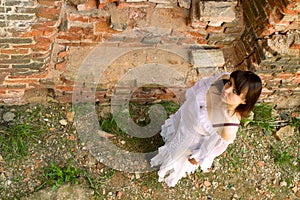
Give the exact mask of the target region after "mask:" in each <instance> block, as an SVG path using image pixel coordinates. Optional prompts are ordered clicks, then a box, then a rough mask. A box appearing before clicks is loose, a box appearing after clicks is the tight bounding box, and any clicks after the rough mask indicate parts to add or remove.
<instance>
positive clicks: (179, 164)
mask: <svg viewBox="0 0 300 200" xmlns="http://www.w3.org/2000/svg"><path fill="white" fill-rule="evenodd" d="M222 75H224V73H223V74H219V75H215V76H212V77H209V78H203V79H201V80H200V81H199V82H197V83H196V84H195V85H194V86H193V87H191V88H190V89H188V90H187V92H186V101H185V102H184V103H183V105H182V106H181V107H180V108H179V110H178V111H177V112H176V113H175V114H174V115H171V116H170V117H169V119H167V120H166V121H165V124H164V125H163V126H162V131H161V133H160V134H161V136H162V137H163V139H164V141H165V144H164V146H162V147H160V148H159V149H158V154H157V155H156V156H155V157H153V158H152V159H151V162H150V163H151V166H152V167H153V166H159V171H158V176H159V182H161V181H164V182H166V184H167V185H168V186H169V187H174V186H175V185H176V184H177V182H178V181H179V180H180V179H181V178H182V177H184V176H185V174H186V173H188V174H190V173H192V172H194V171H195V170H196V169H197V168H198V167H199V165H200V167H201V170H207V168H210V167H211V165H212V163H213V160H214V158H215V157H217V156H219V155H220V154H222V153H223V152H224V151H225V150H226V149H227V147H228V145H229V144H230V143H232V142H233V140H232V141H226V140H224V139H223V138H222V137H221V136H220V135H219V134H218V133H217V131H216V130H215V129H214V128H213V126H212V123H211V122H210V121H209V119H208V114H207V109H206V95H207V92H208V89H209V88H210V86H211V85H212V83H214V82H215V81H216V80H218V79H220V77H222ZM195 122H197V123H195ZM188 158H194V159H195V160H196V161H197V162H198V163H199V164H197V165H193V164H192V163H190V162H189V161H188Z"/></svg>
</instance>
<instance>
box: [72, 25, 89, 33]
mask: <svg viewBox="0 0 300 200" xmlns="http://www.w3.org/2000/svg"><path fill="white" fill-rule="evenodd" d="M85 29H86V28H85ZM85 29H83V28H82V27H77V26H71V27H70V28H69V30H68V31H69V32H71V33H77V34H81V33H82V32H83V30H85Z"/></svg>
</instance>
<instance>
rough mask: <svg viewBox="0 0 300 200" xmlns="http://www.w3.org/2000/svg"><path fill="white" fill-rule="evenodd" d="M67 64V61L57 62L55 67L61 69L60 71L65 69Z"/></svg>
mask: <svg viewBox="0 0 300 200" xmlns="http://www.w3.org/2000/svg"><path fill="white" fill-rule="evenodd" d="M66 64H67V62H66V61H63V62H60V63H57V64H56V65H55V69H56V70H59V71H63V70H64V69H65V66H66Z"/></svg>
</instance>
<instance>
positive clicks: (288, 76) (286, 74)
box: [276, 72, 294, 79]
mask: <svg viewBox="0 0 300 200" xmlns="http://www.w3.org/2000/svg"><path fill="white" fill-rule="evenodd" d="M276 77H277V78H279V79H292V78H293V77H294V74H293V73H290V72H281V73H280V74H278V75H277V76H276Z"/></svg>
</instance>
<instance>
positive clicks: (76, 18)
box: [69, 13, 89, 22]
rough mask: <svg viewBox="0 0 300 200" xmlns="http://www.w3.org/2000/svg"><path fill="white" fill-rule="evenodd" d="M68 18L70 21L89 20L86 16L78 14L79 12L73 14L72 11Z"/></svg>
mask: <svg viewBox="0 0 300 200" xmlns="http://www.w3.org/2000/svg"><path fill="white" fill-rule="evenodd" d="M69 19H70V20H71V21H80V22H89V18H88V17H85V16H82V15H79V14H74V13H71V14H70V15H69Z"/></svg>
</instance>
